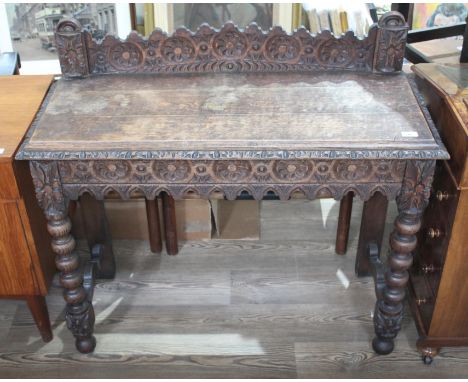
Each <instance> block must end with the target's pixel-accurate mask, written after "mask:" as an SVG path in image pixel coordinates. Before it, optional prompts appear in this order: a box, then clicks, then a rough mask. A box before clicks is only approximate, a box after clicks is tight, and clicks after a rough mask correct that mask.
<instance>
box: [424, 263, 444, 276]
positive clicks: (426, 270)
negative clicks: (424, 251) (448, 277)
mask: <svg viewBox="0 0 468 382" xmlns="http://www.w3.org/2000/svg"><path fill="white" fill-rule="evenodd" d="M440 269H441V268H440V267H436V266H435V265H434V264H424V265H423V266H422V267H421V270H422V271H423V272H424V273H426V274H427V273H434V272H438V271H440Z"/></svg>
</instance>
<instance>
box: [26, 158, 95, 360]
mask: <svg viewBox="0 0 468 382" xmlns="http://www.w3.org/2000/svg"><path fill="white" fill-rule="evenodd" d="M30 167H31V175H32V177H33V181H34V187H35V191H36V196H37V199H38V202H39V205H40V206H41V207H42V209H43V210H44V213H45V216H46V218H47V229H48V231H49V234H50V235H51V237H52V242H51V245H52V250H53V252H54V253H55V264H56V266H57V269H58V270H59V271H60V284H61V285H62V286H63V288H64V291H63V297H64V299H65V301H66V303H67V305H66V310H65V319H66V322H67V327H68V329H70V331H71V332H72V334H73V335H74V336H75V338H76V347H77V349H78V350H79V351H80V352H82V353H89V352H92V351H93V350H94V347H95V346H96V340H95V338H94V337H93V328H94V310H93V305H92V303H91V301H89V299H88V295H87V293H86V291H85V289H84V287H83V271H82V269H81V267H80V259H79V256H78V254H77V253H76V252H74V249H75V239H74V238H73V236H72V235H71V234H70V231H71V227H72V226H71V221H70V219H69V217H68V208H67V207H68V206H67V204H68V203H67V202H66V199H65V197H64V195H63V190H62V186H61V183H60V176H59V172H58V167H57V163H55V162H31V164H30Z"/></svg>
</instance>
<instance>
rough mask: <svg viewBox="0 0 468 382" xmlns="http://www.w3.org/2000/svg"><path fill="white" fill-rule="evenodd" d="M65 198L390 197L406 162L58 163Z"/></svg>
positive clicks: (187, 161) (394, 195) (399, 181)
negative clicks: (87, 195) (165, 195)
mask: <svg viewBox="0 0 468 382" xmlns="http://www.w3.org/2000/svg"><path fill="white" fill-rule="evenodd" d="M57 163H58V169H59V173H60V178H61V183H62V187H63V192H64V195H65V196H66V197H67V198H69V199H71V200H76V199H77V198H78V197H79V196H80V195H81V194H83V193H85V192H89V193H90V194H91V195H93V196H94V197H96V198H97V199H103V198H104V197H105V195H106V194H108V193H110V192H116V193H117V194H119V195H120V197H121V198H122V199H129V198H131V197H132V195H134V194H135V193H143V194H144V195H145V197H146V198H148V199H154V198H155V197H156V196H157V195H158V194H159V193H160V192H162V191H164V192H167V193H169V194H170V195H171V196H173V197H174V198H176V199H181V198H184V196H186V195H187V194H188V193H195V194H198V195H199V196H200V197H201V198H209V197H210V195H211V194H212V193H214V192H222V193H223V194H224V195H225V197H226V198H227V199H229V200H233V199H235V198H236V197H237V196H239V195H240V194H241V193H242V192H247V193H249V194H250V195H252V196H253V197H254V198H255V199H257V200H260V199H262V198H263V197H264V196H265V195H266V194H267V193H269V192H273V193H274V194H276V195H277V196H278V197H279V198H280V199H282V200H287V199H289V198H290V197H291V194H292V193H295V192H301V193H303V194H304V195H305V196H306V197H307V198H308V199H316V198H326V197H332V198H335V199H337V200H338V199H341V198H342V196H343V195H345V194H346V193H348V192H351V191H352V192H354V194H355V195H357V196H358V197H360V198H361V199H363V200H368V199H369V198H370V197H371V196H372V195H373V194H374V193H375V192H377V191H379V192H381V193H382V194H383V195H385V196H386V197H387V198H389V199H394V198H395V197H396V195H397V194H398V192H399V190H400V189H401V184H402V180H403V177H404V173H405V168H406V161H405V160H353V159H346V160H345V159H336V160H315V159H285V160H82V161H57Z"/></svg>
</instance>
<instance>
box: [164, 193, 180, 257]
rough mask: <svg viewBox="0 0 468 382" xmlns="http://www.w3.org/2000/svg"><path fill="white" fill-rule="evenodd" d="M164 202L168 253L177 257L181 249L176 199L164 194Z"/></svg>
mask: <svg viewBox="0 0 468 382" xmlns="http://www.w3.org/2000/svg"><path fill="white" fill-rule="evenodd" d="M162 202H163V218H164V231H165V232H164V233H165V239H166V251H167V253H168V254H169V255H177V253H178V252H179V247H178V243H177V229H176V215H175V205H174V198H173V197H172V196H170V195H168V194H167V193H165V192H164V193H163V194H162Z"/></svg>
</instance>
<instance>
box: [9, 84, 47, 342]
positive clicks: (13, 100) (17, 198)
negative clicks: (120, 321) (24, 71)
mask: <svg viewBox="0 0 468 382" xmlns="http://www.w3.org/2000/svg"><path fill="white" fill-rule="evenodd" d="M52 80H53V77H52V76H4V77H0V298H13V299H25V300H26V301H27V303H28V306H29V308H30V310H31V313H32V315H33V317H34V320H35V322H36V324H37V326H38V328H39V331H40V333H41V336H42V339H43V340H44V341H50V340H51V339H52V331H51V328H50V321H49V315H48V311H47V306H46V303H45V299H44V296H45V295H46V294H47V291H48V287H49V285H50V282H51V280H52V277H53V275H54V273H55V265H54V256H53V253H52V250H51V248H50V244H49V240H48V237H49V235H48V233H47V229H46V224H45V218H44V214H43V213H42V211H41V209H40V207H39V206H38V204H37V201H36V198H35V194H34V186H33V182H32V179H31V175H30V171H29V167H28V165H27V163H25V162H20V161H15V160H14V156H15V153H16V151H17V148H18V146H19V145H20V144H21V142H22V141H23V137H24V134H25V133H26V131H27V130H28V128H29V125H30V124H31V122H32V120H33V119H34V116H35V115H36V112H37V110H38V109H39V107H40V106H41V103H42V100H43V99H44V97H45V95H46V93H47V91H48V89H49V86H50V84H51V83H52Z"/></svg>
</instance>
